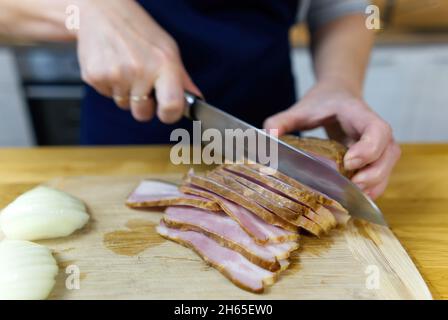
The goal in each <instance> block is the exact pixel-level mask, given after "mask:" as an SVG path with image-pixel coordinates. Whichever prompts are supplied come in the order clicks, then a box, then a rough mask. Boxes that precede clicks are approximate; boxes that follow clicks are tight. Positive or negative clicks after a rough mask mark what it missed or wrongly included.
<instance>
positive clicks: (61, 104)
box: [0, 0, 448, 146]
mask: <svg viewBox="0 0 448 320" xmlns="http://www.w3.org/2000/svg"><path fill="white" fill-rule="evenodd" d="M373 2H374V4H376V5H378V6H379V7H380V12H381V18H382V23H381V30H379V31H378V34H377V41H376V46H375V49H374V51H373V55H372V58H371V63H370V68H369V70H368V75H367V81H366V87H365V88H366V89H365V97H366V100H367V102H368V103H369V104H370V106H371V107H372V108H373V109H374V110H375V111H376V112H378V113H379V114H380V115H381V116H382V117H383V118H384V119H386V121H388V122H389V123H390V124H391V125H392V127H393V129H394V132H395V136H396V138H397V140H398V141H400V142H442V141H448V123H447V122H448V0H376V1H373ZM0 44H1V45H2V46H1V47H0V110H1V113H0V146H32V145H74V144H77V143H78V135H79V134H78V131H79V118H80V101H81V98H82V95H83V85H82V82H81V78H80V74H79V68H78V64H77V58H76V49H75V46H74V45H73V44H66V45H36V44H23V43H21V44H11V43H7V42H5V41H4V42H3V43H2V42H1V39H0ZM291 45H292V50H291V55H292V59H293V64H294V66H293V68H294V72H295V73H296V74H299V73H300V77H297V92H298V95H299V96H302V95H303V94H304V92H306V90H308V89H309V88H310V87H311V86H312V85H313V82H314V78H313V72H312V66H311V63H310V56H309V52H308V49H307V45H308V34H307V30H306V28H305V27H304V26H303V25H297V26H294V27H293V28H292V30H291ZM306 134H307V135H312V136H320V137H324V136H325V134H324V132H323V131H322V130H313V131H310V132H307V133H306Z"/></svg>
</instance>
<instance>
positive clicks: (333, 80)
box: [316, 74, 363, 98]
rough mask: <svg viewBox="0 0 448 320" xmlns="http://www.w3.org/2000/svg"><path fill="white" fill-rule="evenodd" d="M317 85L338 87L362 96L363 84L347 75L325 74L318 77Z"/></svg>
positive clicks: (356, 95)
mask: <svg viewBox="0 0 448 320" xmlns="http://www.w3.org/2000/svg"><path fill="white" fill-rule="evenodd" d="M316 85H317V86H322V87H327V88H332V89H338V90H340V91H344V92H347V93H349V94H351V95H353V96H354V97H357V98H361V97H362V91H363V90H362V84H361V83H360V82H359V81H357V80H354V79H350V78H348V77H345V76H344V75H331V74H328V75H325V76H322V77H319V78H318V79H317V83H316Z"/></svg>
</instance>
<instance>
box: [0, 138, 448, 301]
mask: <svg viewBox="0 0 448 320" xmlns="http://www.w3.org/2000/svg"><path fill="white" fill-rule="evenodd" d="M168 159H169V148H167V147H120V148H37V149H2V150H0V207H3V206H4V205H6V204H7V203H9V202H10V201H11V200H13V199H14V198H15V197H16V196H17V195H19V194H20V193H22V192H24V191H26V190H28V189H29V188H31V187H32V186H34V185H36V184H39V183H42V182H45V181H48V180H51V179H54V178H58V177H63V176H64V177H70V176H71V177H74V176H80V175H84V176H89V175H91V176H93V175H95V176H98V175H102V176H114V177H113V179H114V180H115V181H119V180H120V179H122V180H125V181H128V182H127V183H130V182H129V180H128V179H135V178H137V177H136V176H138V175H162V176H164V177H167V176H166V175H167V174H170V175H169V177H172V179H178V178H179V177H180V176H181V175H182V173H184V172H186V170H187V169H188V167H186V166H174V165H172V164H170V162H169V161H168ZM447 163H448V146H447V145H405V146H403V157H402V160H401V161H400V163H399V165H398V166H397V168H396V170H395V171H394V174H393V176H392V178H391V183H390V186H389V188H388V190H387V191H386V193H385V194H384V196H383V197H382V198H381V199H379V201H378V203H379V205H380V207H381V208H382V210H383V212H384V214H385V216H386V219H387V220H388V221H389V223H390V225H391V229H392V232H393V233H394V234H395V235H396V236H397V237H398V239H399V240H400V241H401V243H402V244H403V245H404V247H405V248H406V250H407V252H408V253H409V255H410V257H411V258H412V260H413V261H414V263H415V264H416V266H417V268H418V269H419V270H420V272H421V273H422V275H423V278H424V279H425V281H426V283H427V284H428V285H429V288H430V290H431V292H432V294H433V297H435V298H448V251H447V245H448V232H447V231H448V215H447V212H446V211H447V209H446V208H447V205H448V168H447V165H446V164H447ZM196 169H197V170H204V169H205V168H204V167H196ZM129 176H134V178H130V177H129ZM85 179H88V178H85ZM91 179H93V178H91ZM56 181H58V180H56ZM59 181H63V180H59ZM64 181H70V180H69V179H66V180H64ZM72 181H77V179H74V180H72ZM67 183H68V182H67ZM114 185H116V186H117V188H118V186H119V185H120V186H121V187H120V188H123V184H116V183H111V184H110V186H109V187H110V188H111V190H114ZM120 190H121V189H120ZM117 205H118V204H117ZM122 209H123V207H121V209H120V210H122ZM123 210H128V209H126V208H124V209H123ZM120 212H121V211H120ZM127 212H129V211H127ZM113 213H115V215H116V216H118V219H122V220H120V221H117V220H115V221H114V222H113V225H108V223H109V222H107V219H106V220H105V222H101V223H105V225H104V226H101V230H102V232H103V233H104V232H105V233H108V232H114V231H120V230H121V231H129V230H130V231H132V228H135V225H136V224H139V223H140V224H142V225H141V226H140V228H149V225H145V223H147V222H148V221H149V222H150V223H155V222H156V221H157V220H158V218H159V217H158V215H159V214H158V213H155V214H152V215H146V214H145V215H143V216H142V213H141V212H134V211H132V213H130V214H131V216H126V215H122V214H117V212H116V211H113V210H112V213H111V214H113ZM133 215H136V216H133ZM141 219H145V220H147V221H146V222H145V223H143V222H142V221H141ZM111 223H112V222H111ZM95 224H97V226H99V223H98V221H97V220H96V219H94V220H93V222H92V223H91V225H90V227H88V228H87V229H85V230H84V231H82V232H80V234H77V235H74V236H73V237H74V238H76V237H81V238H82V237H83V236H85V237H87V234H91V233H89V230H90V231H91V230H92V229H89V228H93V227H94V226H95ZM126 224H127V225H128V226H126ZM129 226H130V228H129ZM356 230H358V231H353V232H355V233H356V232H359V229H358V228H356ZM339 232H340V231H339V230H337V231H335V233H336V234H338V233H339ZM93 234H96V233H93ZM347 234H349V233H347ZM96 237H97V242H96V243H97V244H96V245H97V246H98V248H100V247H101V250H103V249H104V252H107V253H108V254H110V255H111V257H116V256H118V257H119V258H118V261H124V260H122V259H135V261H134V260H132V261H133V263H134V265H136V264H138V261H139V258H135V256H134V257H133V258H132V257H131V258H130V257H129V256H124V255H117V254H116V253H114V252H113V251H112V250H110V249H108V248H107V247H106V246H105V244H104V234H101V232H100V233H98V234H96ZM74 238H73V239H72V240H73V241H74ZM336 238H337V235H336V236H335V235H333V236H332V237H329V238H328V239H327V238H325V239H323V240H322V241H323V242H326V243H328V247H332V248H336V249H335V250H337V248H338V245H337V240H336ZM357 238H359V239H365V240H366V241H367V240H368V239H367V238H366V237H363V236H362V235H360V236H359V237H358V236H357ZM389 238H390V239H392V237H391V236H390V234H389V235H388V236H387V237H386V239H389ZM66 240H70V238H68V239H66ZM313 241H314V240H311V242H310V243H311V244H308V245H307V243H306V242H307V240H305V243H304V245H303V246H304V248H305V247H308V248H314V249H308V250H310V251H309V252H308V253H306V252H305V253H303V254H302V256H301V255H299V257H298V258H299V259H300V263H298V264H296V265H297V267H295V268H302V269H301V270H302V271H303V270H304V269H305V270H306V268H307V263H308V262H307V261H308V260H307V259H311V260H309V261H312V260H313V259H312V256H313V250H319V251H320V252H317V251H315V255H320V256H319V259H320V261H325V258H323V256H324V252H322V250H323V251H325V249H322V242H321V243H320V244H319V245H318V246H317V245H313V244H312V243H313ZM368 241H370V242H372V241H373V240H368ZM370 242H367V243H370ZM68 243H70V241H68V242H66V243H65V244H64V246H66V247H64V248H62V247H61V248H59V249H60V251H59V252H60V256H59V257H58V259H59V260H60V261H62V264H64V263H66V264H67V263H71V261H70V259H69V257H70V255H69V253H70V252H71V254H74V253H75V252H77V251H78V249H73V248H72V247H70V246H68V245H67V244H68ZM166 247H173V248H175V249H174V250H175V252H177V254H181V255H183V257H184V258H185V256H187V257H188V259H192V261H191V264H194V266H192V268H193V269H194V270H196V271H201V270H202V271H203V270H206V272H205V274H213V276H212V277H210V279H213V280H211V281H212V282H213V281H216V282H219V283H220V284H221V283H222V285H224V286H226V287H227V288H232V289H229V290H231V291H232V296H231V297H232V298H238V297H241V296H240V295H245V294H247V293H246V292H244V291H241V290H239V289H236V288H233V286H232V285H231V284H227V285H226V283H227V280H225V279H223V278H222V277H221V275H220V274H218V273H217V272H215V271H214V270H211V269H210V268H208V267H206V266H205V265H204V264H203V263H202V262H201V263H198V258H197V257H196V256H195V255H194V254H191V253H190V252H189V250H187V249H184V248H182V247H180V246H177V245H175V244H172V243H169V242H163V243H160V244H158V245H157V246H154V247H151V248H148V249H145V250H144V251H143V255H146V254H147V253H145V252H152V251H154V250H156V251H157V250H162V251H161V252H163V251H165V250H166ZM323 247H324V248H325V247H326V246H325V245H323ZM304 250H306V249H304ZM88 251H89V250H84V249H83V252H88ZM161 252H160V253H161ZM327 252H329V251H327ZM148 254H149V253H148ZM307 255H308V258H307ZM64 257H65V258H67V259H65V258H64ZM137 257H138V255H137ZM309 257H311V258H309ZM184 258H182V259H184ZM315 258H316V257H315ZM64 259H65V260H64ZM86 259H87V262H89V261H92V262H95V261H97V262H98V261H100V259H98V257H95V256H94V255H88V254H87V253H86ZM89 259H91V260H89ZM114 259H116V258H114ZM162 259H163V258H162ZM188 259H187V260H188ZM359 259H360V260H362V259H361V258H359ZM174 260H175V259H174ZM63 261H65V262H63ZM193 261H194V262H193ZM174 262H175V261H174ZM399 262H400V261H397V262H396V263H398V265H401V263H399ZM123 263H124V262H123ZM404 263H405V264H406V262H404ZM168 264H169V265H171V264H172V262H163V263H162V265H160V264H156V265H159V266H158V268H162V269H163V271H164V272H168V270H167V268H168V267H167V266H168ZM86 265H87V263H86ZM89 265H90V264H89ZM91 265H92V266H95V264H94V263H92V264H91ZM145 265H146V264H145ZM81 267H82V266H81ZM146 267H147V268H149V270H152V269H153V268H157V266H152V265H151V264H150V263H149V262H148V265H147V266H146ZM81 269H83V268H81ZM363 271H365V270H363ZM111 272H112V276H113V271H111ZM294 272H295V269H294V267H293V269H292V270H290V271H288V272H287V274H286V275H285V276H284V277H282V278H281V280H280V282H279V283H278V284H277V285H276V286H274V287H273V288H272V289H271V290H270V292H268V294H269V295H271V294H272V295H273V296H275V292H276V290H277V289H276V287H277V286H279V287H278V288H280V286H281V287H283V285H282V283H284V284H285V285H286V286H289V285H290V283H293V282H291V281H288V280H287V279H288V277H295V274H297V275H298V276H299V277H300V275H305V274H306V273H304V272H299V271H297V272H296V273H294ZM90 273H91V274H90V276H91V277H92V274H94V272H92V271H90ZM288 273H294V274H293V275H288ZM60 276H62V277H63V276H64V275H60ZM108 276H111V275H110V274H109V275H108ZM136 277H137V276H136ZM82 278H83V280H82V283H85V285H86V287H87V284H88V280H87V279H88V278H89V272H86V273H83V274H82ZM112 278H113V277H112ZM163 278H166V276H165V277H163ZM163 278H162V279H160V281H164V279H163ZM131 279H133V280H130V282H131V283H133V282H135V283H136V282H138V280H136V279H137V278H132V277H131ZM364 279H365V274H364ZM58 280H59V281H58V288H59V286H60V285H61V283H62V282H61V279H58ZM62 280H63V279H62ZM178 280H179V281H181V279H178ZM192 281H194V279H193V280H192ZM198 281H199V280H198ZM302 283H305V282H303V281H302ZM416 283H418V281H416ZM190 284H191V283H190ZM62 285H63V283H62ZM295 285H297V284H295ZM338 286H340V285H334V286H333V287H338ZM58 288H56V289H57V290H56V291H55V292H56V293H57V292H59V291H58ZM130 288H132V286H130ZM328 288H329V289H328V290H327V292H330V291H331V290H330V288H332V286H328ZM59 290H60V289H59ZM86 290H87V289H86ZM129 290H130V291H132V289H129ZM135 290H137V289H135ZM196 290H197V289H196ZM235 290H236V291H235ZM80 292H81V291H79V294H80ZM86 292H87V291H86ZM198 292H199V291H198ZM233 292H234V293H233ZM352 292H354V291H353V290H352ZM358 292H359V291H358ZM125 293H126V292H125ZM421 293H422V294H424V290H423V291H421ZM64 294H65V295H68V296H67V297H70V295H71V296H76V293H74V291H70V292H69V293H67V292H65V293H64ZM138 294H139V292H138V290H137V291H135V292H128V293H127V296H133V297H137V296H138ZM369 294H371V292H370V293H369ZM348 296H349V295H348ZM367 296H368V294H367ZM367 296H366V295H365V294H361V295H360V297H367ZM91 297H93V296H91ZM262 297H264V298H267V297H266V296H262Z"/></svg>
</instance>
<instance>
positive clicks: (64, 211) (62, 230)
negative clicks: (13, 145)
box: [0, 186, 89, 241]
mask: <svg viewBox="0 0 448 320" xmlns="http://www.w3.org/2000/svg"><path fill="white" fill-rule="evenodd" d="M88 220H89V215H88V214H87V212H86V207H85V205H84V203H82V202H81V201H80V200H78V199H76V198H74V197H72V196H70V195H68V194H67V193H65V192H62V191H59V190H56V189H52V188H49V187H44V186H39V187H36V188H34V189H32V190H30V191H28V192H26V193H24V194H22V195H21V196H19V197H18V198H17V199H16V200H14V201H13V202H12V203H10V204H9V205H8V206H7V207H6V208H5V209H3V211H2V213H1V214H0V226H1V229H2V231H3V233H4V234H5V236H6V238H7V239H14V240H29V241H33V240H43V239H51V238H59V237H66V236H68V235H70V234H72V233H73V232H74V231H76V230H78V229H80V228H82V227H83V226H84V225H85V224H86V223H87V221H88Z"/></svg>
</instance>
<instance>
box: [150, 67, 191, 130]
mask: <svg viewBox="0 0 448 320" xmlns="http://www.w3.org/2000/svg"><path fill="white" fill-rule="evenodd" d="M154 87H155V89H156V97H157V116H158V117H159V119H160V121H162V122H163V123H166V124H170V123H174V122H176V121H178V120H179V119H180V118H181V117H182V115H183V111H184V107H185V102H184V89H183V85H182V75H181V74H180V72H178V71H177V70H174V69H170V68H166V69H164V70H162V71H161V72H160V74H159V76H158V78H157V80H156V82H155V85H154Z"/></svg>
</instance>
